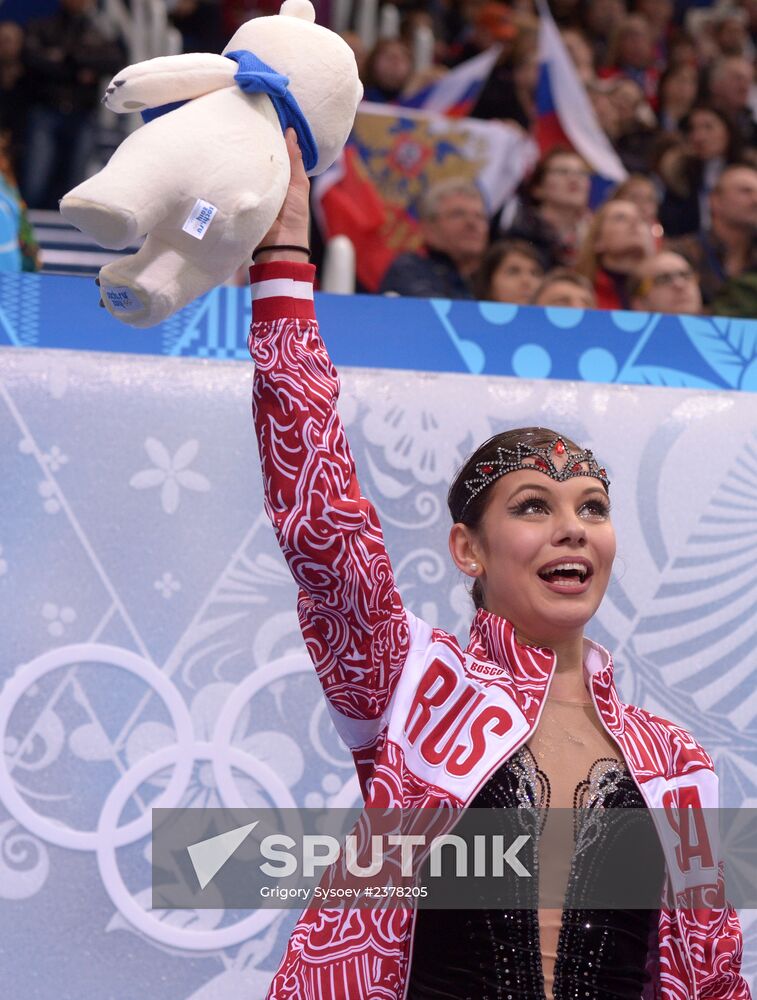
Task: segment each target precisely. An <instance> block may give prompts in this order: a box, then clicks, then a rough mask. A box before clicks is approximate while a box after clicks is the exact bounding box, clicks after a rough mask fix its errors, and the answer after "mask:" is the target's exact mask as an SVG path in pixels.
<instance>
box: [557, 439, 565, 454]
mask: <svg viewBox="0 0 757 1000" xmlns="http://www.w3.org/2000/svg"><path fill="white" fill-rule="evenodd" d="M554 452H555V454H556V455H564V454H565V444H564V442H563V441H558V442H557V443H556V444H555V447H554Z"/></svg>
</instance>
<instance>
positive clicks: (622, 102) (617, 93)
mask: <svg viewBox="0 0 757 1000" xmlns="http://www.w3.org/2000/svg"><path fill="white" fill-rule="evenodd" d="M607 83H608V85H609V100H610V102H611V104H612V105H613V108H614V110H615V120H614V124H613V126H612V127H611V129H610V130H609V135H610V138H611V140H612V143H613V145H614V146H615V149H616V150H617V152H618V155H619V156H620V159H621V161H622V163H623V166H624V167H625V168H626V170H628V171H629V172H630V173H638V172H640V171H645V170H647V169H648V168H649V163H650V161H651V158H652V152H653V149H654V145H655V142H656V141H657V128H656V127H657V121H656V119H655V116H654V113H653V111H652V109H651V107H650V105H649V102H648V101H647V100H646V98H645V97H644V94H643V93H642V91H641V87H640V86H639V85H638V83H636V82H635V81H634V80H629V79H628V78H626V77H622V76H619V77H615V78H614V79H612V80H608V81H607Z"/></svg>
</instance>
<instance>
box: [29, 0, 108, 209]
mask: <svg viewBox="0 0 757 1000" xmlns="http://www.w3.org/2000/svg"><path fill="white" fill-rule="evenodd" d="M24 55H25V60H26V65H27V67H28V70H29V73H30V76H31V78H32V80H33V82H34V95H33V99H32V107H31V110H30V112H29V121H28V132H27V144H26V160H25V166H24V172H23V184H22V189H23V192H24V196H25V198H26V201H27V202H28V203H29V205H31V207H32V208H57V206H58V201H59V200H60V198H61V197H62V196H63V195H64V194H65V193H66V191H68V190H69V189H70V188H71V187H73V186H74V185H75V184H77V183H78V182H79V181H81V180H83V179H84V177H85V175H86V168H87V163H88V161H89V159H90V156H91V154H92V152H93V149H94V144H95V109H96V108H97V107H98V104H99V101H100V78H101V77H102V76H111V75H112V74H114V73H115V72H116V70H118V69H119V67H120V66H122V65H123V63H124V51H123V49H122V48H121V46H120V44H118V43H117V42H116V41H114V40H113V39H110V38H107V37H106V35H105V34H104V33H103V31H102V30H101V29H100V27H99V26H98V23H97V22H96V19H95V3H94V0H60V10H59V11H58V12H57V13H56V14H52V15H50V16H49V17H44V18H39V19H38V20H36V21H30V22H29V25H28V26H27V32H26V47H25V52H24Z"/></svg>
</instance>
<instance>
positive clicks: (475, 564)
mask: <svg viewBox="0 0 757 1000" xmlns="http://www.w3.org/2000/svg"><path fill="white" fill-rule="evenodd" d="M470 568H471V569H473V570H476V569H478V563H471V564H470Z"/></svg>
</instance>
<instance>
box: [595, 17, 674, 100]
mask: <svg viewBox="0 0 757 1000" xmlns="http://www.w3.org/2000/svg"><path fill="white" fill-rule="evenodd" d="M654 62H655V53H654V40H653V38H652V29H651V27H650V25H649V22H648V21H647V20H646V18H644V17H640V16H639V15H638V14H631V15H629V16H628V17H625V18H624V19H623V20H622V21H621V22H620V23H619V24H618V25H617V27H616V28H615V30H614V31H613V33H612V38H611V40H610V48H609V51H608V53H607V65H606V67H605V68H604V69H603V70H601V71H600V76H603V77H610V76H625V77H628V79H630V80H633V82H634V83H636V84H637V85H638V86H639V87H640V88H641V92H642V94H643V95H644V97H645V98H646V99H647V100H648V101H651V100H653V99H654V97H655V95H656V93H657V81H658V79H659V75H660V74H659V71H658V70H657V69H656V68H655V65H654Z"/></svg>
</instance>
